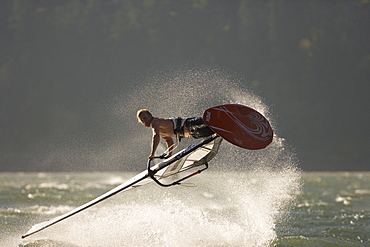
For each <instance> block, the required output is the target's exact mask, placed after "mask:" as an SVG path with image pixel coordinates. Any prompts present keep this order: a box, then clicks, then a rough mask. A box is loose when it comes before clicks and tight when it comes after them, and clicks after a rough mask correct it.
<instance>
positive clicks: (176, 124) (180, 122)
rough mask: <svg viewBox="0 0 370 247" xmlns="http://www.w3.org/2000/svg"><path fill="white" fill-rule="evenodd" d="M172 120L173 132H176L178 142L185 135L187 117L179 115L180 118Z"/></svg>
mask: <svg viewBox="0 0 370 247" xmlns="http://www.w3.org/2000/svg"><path fill="white" fill-rule="evenodd" d="M171 120H172V122H173V132H174V133H175V135H176V138H177V140H178V142H180V141H181V138H184V137H185V135H184V123H185V121H186V119H183V118H180V117H178V118H171Z"/></svg>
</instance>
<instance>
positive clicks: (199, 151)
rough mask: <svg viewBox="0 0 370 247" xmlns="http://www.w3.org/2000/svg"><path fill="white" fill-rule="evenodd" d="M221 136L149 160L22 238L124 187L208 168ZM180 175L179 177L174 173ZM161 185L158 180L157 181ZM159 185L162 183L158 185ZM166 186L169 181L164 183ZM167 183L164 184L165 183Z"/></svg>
mask: <svg viewBox="0 0 370 247" xmlns="http://www.w3.org/2000/svg"><path fill="white" fill-rule="evenodd" d="M221 141H222V138H221V137H219V136H218V135H216V134H214V135H212V136H211V137H209V138H207V139H204V140H203V141H202V142H199V143H197V144H194V145H191V146H189V147H188V148H186V149H183V150H181V151H180V152H178V153H176V154H175V155H173V156H171V157H169V158H167V159H165V160H163V161H162V162H160V163H159V164H157V165H154V166H153V167H150V162H151V161H149V162H148V169H147V170H145V171H143V172H141V173H139V174H138V175H136V176H134V177H133V178H131V179H130V180H128V181H126V182H125V183H123V184H121V185H119V186H117V187H115V188H114V189H112V190H110V191H108V192H106V193H105V194H103V195H101V196H99V197H97V198H95V199H94V200H92V201H90V202H88V203H85V204H84V205H82V206H80V207H77V208H76V209H74V210H72V211H70V212H68V213H66V214H63V215H61V216H58V217H56V218H53V219H51V220H48V221H45V222H42V223H39V224H36V225H34V226H33V227H32V228H31V229H30V230H29V231H28V232H27V233H26V234H24V235H23V236H22V238H26V237H28V236H30V235H32V234H34V233H36V232H39V231H41V230H43V229H45V228H47V227H49V226H52V225H54V224H56V223H58V222H60V221H62V220H64V219H67V218H69V217H71V216H72V215H75V214H77V213H79V212H81V211H83V210H85V209H87V208H89V207H91V206H93V205H95V204H97V203H99V202H101V201H104V200H105V199H107V198H109V197H111V196H113V195H115V194H117V193H119V192H121V191H125V190H129V189H131V188H135V187H139V186H141V185H144V184H147V183H150V182H152V181H153V180H154V181H156V182H157V183H158V181H159V180H161V181H162V180H165V179H171V178H172V179H173V178H174V180H175V182H171V184H169V186H170V185H176V184H180V182H181V181H183V180H185V179H187V178H189V177H191V176H193V175H195V174H198V173H200V171H201V170H204V169H206V168H207V167H208V162H209V161H210V160H211V159H212V158H213V157H214V156H215V155H216V154H217V152H218V149H219V146H220V144H221ZM199 166H205V168H202V169H201V170H198V171H196V172H194V171H192V169H194V168H198V169H199ZM180 174H181V175H182V178H178V177H175V176H178V175H180ZM159 184H161V183H159ZM161 185H162V184H161ZM167 185H168V184H167ZM165 186H166V185H165Z"/></svg>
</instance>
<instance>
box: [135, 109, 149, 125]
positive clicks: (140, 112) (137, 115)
mask: <svg viewBox="0 0 370 247" xmlns="http://www.w3.org/2000/svg"><path fill="white" fill-rule="evenodd" d="M144 112H146V113H148V114H149V115H150V116H153V115H152V114H151V113H150V111H148V110H147V109H141V110H138V111H137V114H136V117H137V120H138V121H139V123H143V121H141V119H140V116H141V114H143V113H144Z"/></svg>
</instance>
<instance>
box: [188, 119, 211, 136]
mask: <svg viewBox="0 0 370 247" xmlns="http://www.w3.org/2000/svg"><path fill="white" fill-rule="evenodd" d="M185 126H186V128H187V129H188V131H189V134H190V135H191V136H192V137H193V138H195V139H198V138H203V137H207V136H210V135H212V134H214V133H215V132H214V131H213V130H211V129H210V128H209V127H208V125H207V124H205V123H204V121H203V118H201V117H193V118H188V119H186V120H185Z"/></svg>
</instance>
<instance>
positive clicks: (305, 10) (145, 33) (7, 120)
mask: <svg viewBox="0 0 370 247" xmlns="http://www.w3.org/2000/svg"><path fill="white" fill-rule="evenodd" d="M369 6H370V3H369V1H366V0H352V1H351V0H347V1H344V0H338V1H321V0H307V1H294V0H280V1H274V0H261V1H259V0H258V1H257V0H233V1H230V0H212V1H211V0H181V1H172V0H140V1H135V0H101V1H98V0H65V1H49V0H30V1H23V0H13V1H10V0H7V1H2V2H1V4H0V18H1V22H0V32H1V38H0V50H1V53H0V54H1V56H0V97H1V107H0V114H1V130H0V131H1V136H0V138H1V140H0V144H1V152H14V150H27V149H28V148H29V146H30V145H32V144H33V143H34V142H35V141H37V140H40V141H41V139H42V138H44V136H47V135H52V134H53V133H54V132H55V129H54V128H53V126H55V125H56V122H60V121H66V120H63V119H62V116H58V115H56V111H55V109H59V110H61V112H63V110H65V111H66V112H73V113H75V114H76V115H84V116H93V115H94V105H95V104H98V103H99V102H101V100H103V99H104V98H106V97H109V95H110V93H111V92H112V90H115V88H116V86H117V85H116V84H117V83H118V84H120V85H119V86H121V87H126V86H127V87H130V86H132V85H129V84H130V82H129V80H122V78H123V77H125V76H128V75H129V76H135V75H140V74H141V73H142V72H143V71H146V70H148V69H150V68H153V67H154V68H155V67H156V66H158V67H160V65H161V64H164V63H168V62H172V61H175V62H181V61H197V62H199V63H205V64H212V65H216V66H220V67H222V68H228V69H230V70H232V71H236V72H237V73H241V74H246V75H247V80H248V82H252V83H251V85H252V87H254V89H255V90H256V91H258V92H261V94H262V95H263V96H264V97H265V98H266V99H267V100H268V102H271V103H273V104H274V105H275V107H276V108H277V110H278V111H279V112H281V113H280V114H279V118H280V119H279V121H281V122H284V121H285V119H289V122H288V123H285V122H284V127H282V129H283V131H284V132H285V134H287V136H291V137H292V138H293V139H294V138H296V141H295V144H296V145H297V149H298V150H299V152H302V153H303V154H302V155H303V156H305V157H308V156H310V154H309V153H312V152H314V151H315V150H317V147H316V145H317V144H318V143H317V142H318V141H320V140H325V141H326V142H327V143H326V144H325V145H327V147H325V148H326V149H325V150H326V152H325V154H322V155H321V156H320V157H316V158H313V161H315V162H318V161H332V162H339V163H340V162H341V159H342V156H341V154H340V152H338V151H336V150H346V151H345V154H346V155H347V156H348V155H349V156H350V158H349V160H354V161H355V162H357V163H361V164H365V163H366V162H367V161H368V159H367V158H364V156H363V153H362V152H366V150H365V148H364V147H366V145H367V144H368V141H367V139H368V137H369V136H368V134H366V137H367V138H363V135H364V134H363V133H364V132H363V131H360V130H358V129H355V130H353V131H352V132H351V133H349V132H347V130H345V129H344V127H345V126H346V125H347V124H352V121H351V119H354V118H356V117H358V116H360V115H364V114H365V115H367V120H369V116H368V113H367V112H366V110H368V107H367V106H366V104H367V103H368V102H364V101H368V100H367V99H368V96H367V92H368V89H369V85H368V83H369V81H368V79H369V68H370V66H369V64H370V62H369V61H370V53H369V43H370V39H369V32H368V29H369V23H370V20H369V19H370V18H369V10H370V8H369ZM125 83H126V84H127V85H125ZM354 105H356V107H354ZM364 111H365V112H364ZM345 115H346V117H344V116H345ZM71 117H73V116H71ZM83 119H89V118H81V119H79V121H82V122H81V125H83V126H85V127H87V128H92V129H93V128H97V126H95V125H94V123H91V121H88V122H87V121H86V122H83V121H84V120H83ZM329 125H330V126H329ZM323 126H325V128H324V127H323ZM338 133H340V136H338ZM303 147H307V148H308V149H307V150H305V149H306V148H303ZM302 149H304V150H302ZM334 149H335V150H334ZM342 167H343V169H344V168H345V164H342Z"/></svg>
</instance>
